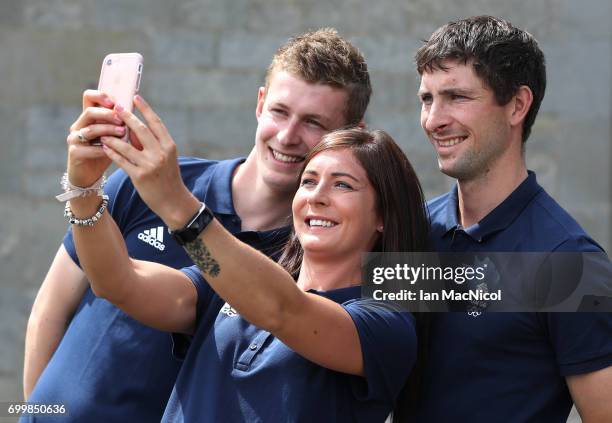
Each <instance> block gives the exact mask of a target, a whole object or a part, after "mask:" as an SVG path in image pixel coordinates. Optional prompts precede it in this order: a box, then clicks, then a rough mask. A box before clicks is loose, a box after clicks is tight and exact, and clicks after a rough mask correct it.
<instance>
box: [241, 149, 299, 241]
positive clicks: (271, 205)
mask: <svg viewBox="0 0 612 423" xmlns="http://www.w3.org/2000/svg"><path fill="white" fill-rule="evenodd" d="M294 194H295V193H294V192H277V191H273V190H272V189H270V187H268V186H267V185H266V184H265V183H263V181H262V180H261V178H260V177H259V172H258V170H257V163H256V161H255V153H254V152H251V154H250V155H249V157H247V159H246V161H245V162H244V163H242V164H240V165H239V166H238V167H237V168H236V170H234V174H233V175H232V201H233V203H234V209H235V210H236V213H237V214H238V216H239V217H240V220H241V221H242V230H243V231H245V230H253V231H264V230H269V229H274V228H279V227H282V226H286V225H288V224H289V223H290V217H291V202H292V200H293V195H294Z"/></svg>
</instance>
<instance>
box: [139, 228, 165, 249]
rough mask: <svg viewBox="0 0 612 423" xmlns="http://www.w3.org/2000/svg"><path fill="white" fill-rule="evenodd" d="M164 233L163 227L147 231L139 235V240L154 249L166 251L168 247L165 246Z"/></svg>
mask: <svg viewBox="0 0 612 423" xmlns="http://www.w3.org/2000/svg"><path fill="white" fill-rule="evenodd" d="M164 232H165V231H164V227H163V226H158V227H157V228H151V229H145V230H144V231H142V232H141V233H139V234H138V239H139V240H141V241H142V242H145V243H147V244H149V245H150V246H152V247H154V248H157V249H158V250H159V251H164V250H165V249H166V246H165V245H164Z"/></svg>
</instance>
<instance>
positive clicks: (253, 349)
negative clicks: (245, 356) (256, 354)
mask: <svg viewBox="0 0 612 423" xmlns="http://www.w3.org/2000/svg"><path fill="white" fill-rule="evenodd" d="M249 349H250V350H251V351H255V350H256V349H257V344H251V345H249Z"/></svg>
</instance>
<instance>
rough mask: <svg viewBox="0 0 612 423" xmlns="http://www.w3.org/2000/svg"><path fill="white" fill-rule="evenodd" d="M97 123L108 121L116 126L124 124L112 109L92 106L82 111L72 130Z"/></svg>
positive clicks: (71, 127)
mask: <svg viewBox="0 0 612 423" xmlns="http://www.w3.org/2000/svg"><path fill="white" fill-rule="evenodd" d="M95 123H106V124H112V125H116V126H122V125H123V121H122V120H121V119H120V118H119V117H118V116H117V115H116V113H115V112H114V111H113V110H112V109H105V108H102V107H93V106H92V107H87V108H86V109H85V110H83V113H81V115H80V116H79V117H78V118H77V120H76V121H75V122H74V123H73V124H72V125H70V130H71V131H75V130H79V129H81V128H83V127H85V126H89V125H93V124H95Z"/></svg>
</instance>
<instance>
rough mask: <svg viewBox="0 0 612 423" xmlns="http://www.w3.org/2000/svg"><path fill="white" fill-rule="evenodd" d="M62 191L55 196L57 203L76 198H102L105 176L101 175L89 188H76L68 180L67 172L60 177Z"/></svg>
mask: <svg viewBox="0 0 612 423" xmlns="http://www.w3.org/2000/svg"><path fill="white" fill-rule="evenodd" d="M61 184H62V189H63V190H64V192H63V193H62V194H60V195H57V196H55V198H56V199H57V201H59V202H62V203H63V202H64V201H68V200H72V199H73V198H76V197H87V196H88V195H93V194H95V195H97V196H98V197H102V196H103V195H104V189H103V188H104V185H106V176H104V175H102V177H101V178H100V179H98V180H97V181H96V182H94V183H93V184H92V185H91V186H88V187H86V188H83V187H77V186H76V185H72V184H71V183H70V181H69V180H68V172H65V173H64V176H62V181H61Z"/></svg>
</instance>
